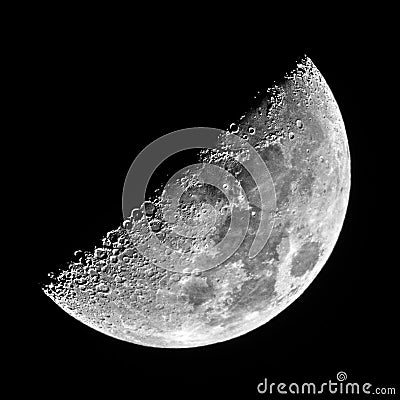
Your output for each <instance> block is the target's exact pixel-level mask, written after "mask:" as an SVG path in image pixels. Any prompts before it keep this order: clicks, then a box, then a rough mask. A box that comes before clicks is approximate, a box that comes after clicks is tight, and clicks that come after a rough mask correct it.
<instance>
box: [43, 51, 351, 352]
mask: <svg viewBox="0 0 400 400" xmlns="http://www.w3.org/2000/svg"><path fill="white" fill-rule="evenodd" d="M232 135H233V136H232ZM227 137H235V138H238V139H240V141H241V142H245V143H248V145H249V146H251V148H253V149H256V151H257V153H258V155H259V157H261V158H260V159H262V161H263V162H264V163H265V166H266V167H267V170H268V172H269V174H270V175H269V179H270V180H272V183H273V188H274V193H273V198H274V202H273V203H270V204H269V207H267V209H268V212H267V213H264V214H263V210H265V209H266V203H268V201H269V200H268V199H269V198H270V197H271V196H272V194H271V193H270V195H271V196H266V195H265V193H266V192H265V191H264V197H263V195H262V193H263V189H262V188H261V186H262V185H263V184H264V183H263V182H264V181H265V182H266V179H267V174H264V173H262V174H261V173H259V174H258V175H259V177H258V178H256V179H255V178H254V176H253V175H254V174H253V173H249V168H246V165H245V164H246V163H245V162H243V160H242V159H241V158H240V155H238V154H236V153H235V152H233V151H232V148H229V146H227V145H226V138H227ZM240 154H241V155H243V152H241V153H240ZM253 159H254V157H250V164H249V165H250V166H251V164H252V163H251V161H252V160H253ZM199 164H201V165H209V166H212V167H213V168H214V169H215V168H217V169H219V170H225V171H227V172H228V173H229V175H230V176H231V178H229V179H231V180H230V181H229V179H228V177H227V178H226V184H223V185H222V186H223V187H218V185H217V183H216V182H215V181H221V182H222V180H223V179H225V178H221V179H219V178H218V179H215V177H216V176H217V175H214V174H209V175H210V177H209V180H205V181H204V180H203V181H201V182H197V183H196V182H190V181H191V180H195V181H196V179H197V178H198V177H199V175H196V173H197V172H196V173H194V174H193V170H190V171H185V170H182V171H181V172H180V173H179V174H178V175H177V176H176V177H174V179H175V182H181V187H179V185H178V186H176V187H175V189H176V190H177V191H178V192H179V196H180V198H179V202H177V204H175V205H174V207H177V208H179V213H178V218H179V220H180V222H179V223H178V222H177V221H176V218H177V214H176V213H174V212H169V211H171V210H170V209H169V208H168V207H171V204H170V203H168V201H166V199H165V196H164V197H163V196H162V195H160V196H158V197H157V198H156V199H155V200H154V201H152V202H151V203H150V202H148V201H147V202H145V203H144V204H143V205H142V207H141V208H140V209H135V210H133V211H132V214H131V216H130V218H129V219H127V220H125V221H124V222H123V224H121V226H120V227H118V228H117V229H114V230H112V231H110V232H109V233H108V234H107V235H106V237H104V238H103V246H102V247H99V248H96V249H94V251H93V252H84V253H82V254H81V257H80V259H79V261H76V260H75V261H71V262H70V263H69V265H68V266H67V267H66V268H64V269H63V270H61V271H59V272H54V273H51V274H50V281H49V283H46V284H45V285H43V291H44V293H45V294H46V295H47V296H49V297H50V298H51V299H52V300H53V301H54V302H55V303H56V304H57V305H58V306H59V307H61V309H63V310H64V311H66V312H67V313H68V314H70V315H71V316H73V317H74V318H76V319H77V320H79V321H81V322H83V323H84V324H86V325H87V326H89V327H91V328H94V329H96V330H97V331H99V332H102V333H104V334H106V335H109V336H112V337H114V338H118V339H121V340H124V341H127V342H131V343H135V344H138V345H143V346H151V347H160V348H187V347H197V346H205V345H210V344H213V343H217V342H223V341H227V340H230V339H233V338H236V337H239V336H241V335H244V334H246V333H247V332H250V331H252V330H254V329H256V328H257V327H259V326H261V325H264V324H266V323H267V322H268V321H270V320H271V319H272V318H273V317H275V316H276V315H278V314H279V313H280V312H281V311H283V310H284V309H285V308H286V307H288V306H289V305H290V304H291V303H293V302H294V301H295V300H296V299H297V298H298V297H299V296H300V295H301V294H302V293H303V292H304V291H305V289H306V288H307V287H308V286H309V285H310V284H311V282H312V281H313V280H314V279H315V277H316V276H317V274H318V273H319V271H320V270H321V269H322V267H323V266H324V264H325V263H326V261H327V259H328V258H329V256H330V254H331V252H332V250H333V248H334V246H335V244H336V242H337V239H338V237H339V234H340V231H341V228H342V225H343V221H344V218H345V214H346V209H347V204H348V200H349V191H350V153H349V147H348V142H347V136H346V131H345V126H344V123H343V119H342V116H341V113H340V110H339V107H338V105H337V103H336V101H335V98H334V96H333V94H332V92H331V90H330V88H329V87H328V85H327V83H326V81H325V79H324V78H323V76H322V75H321V73H320V72H319V70H318V69H317V68H316V66H315V65H314V64H313V62H312V61H311V60H310V59H309V58H308V57H306V56H305V57H303V59H302V60H301V61H299V62H298V64H297V67H296V68H295V69H294V70H293V71H291V72H289V73H287V74H286V75H285V79H284V80H283V81H281V82H280V83H279V84H276V85H275V86H274V87H271V88H270V89H268V90H267V92H266V93H265V96H263V97H262V98H261V99H260V100H259V103H258V104H257V106H256V107H254V108H252V109H250V110H248V111H247V112H246V113H245V114H244V115H243V116H242V117H240V118H239V119H238V120H237V122H236V123H234V124H232V125H231V127H230V129H229V130H228V132H226V135H221V140H220V141H219V143H217V145H216V146H215V148H213V149H204V150H203V151H202V152H201V154H200V155H199ZM200 170H201V167H199V169H198V170H197V169H196V171H200ZM254 170H255V171H253V172H255V173H256V174H257V171H258V172H259V171H260V169H256V168H254ZM213 177H214V180H213V179H212V178H213ZM257 179H258V181H257ZM183 182H185V183H183ZM173 188H174V187H173ZM164 193H165V192H164ZM243 199H245V200H246V204H247V205H246V207H242V208H241V209H240V210H242V211H243V212H244V211H247V212H248V219H247V220H246V221H247V225H246V227H247V228H246V232H245V236H244V239H243V241H241V242H240V243H239V242H235V248H234V251H233V252H232V254H230V255H229V257H222V258H221V261H219V262H218V263H215V264H216V265H213V268H205V267H204V265H206V264H207V265H211V264H210V260H212V256H211V257H210V256H209V254H214V253H212V251H213V248H214V246H218V244H219V243H221V245H220V248H222V249H223V251H226V250H229V249H232V248H233V244H232V243H233V242H232V243H231V242H229V241H228V242H226V240H225V242H224V240H223V238H224V235H226V233H227V231H228V229H229V226H230V224H231V223H232V221H233V220H234V219H235V218H239V219H238V220H240V218H241V214H237V215H236V216H235V214H234V211H233V210H234V209H235V208H234V207H233V208H232V207H231V206H230V203H232V202H234V203H235V205H236V209H239V208H238V207H239V206H240V204H241V202H242V200H243ZM243 201H244V200H243ZM168 204H169V205H168ZM271 204H273V207H272V206H271ZM175 211H176V210H175ZM263 215H264V216H263ZM182 221H184V223H183V222H182ZM240 221H241V220H240ZM266 221H268V224H267V225H268V232H267V230H263V229H262V228H261V227H262V226H267V225H266ZM177 229H178V230H179V232H178V231H177ZM182 230H184V231H185V235H183V236H182V235H180V233H182ZM149 232H150V233H151V235H152V237H154V238H156V239H157V241H158V243H159V244H160V243H161V244H160V245H159V246H161V245H162V247H151V246H150V245H149V244H147V245H146V246H147V247H146V248H147V249H150V248H152V249H153V250H152V251H150V250H148V251H147V252H146V251H144V250H143V249H142V250H141V244H143V243H145V241H144V237H145V236H146V235H148V234H149ZM257 240H258V242H257ZM253 243H256V245H257V246H258V248H257V252H254V251H250V250H251V249H252V244H253ZM142 247H143V246H142ZM161 248H162V251H161V250H160V249H161ZM253 248H254V247H253ZM221 251H222V250H221ZM161 252H162V254H161ZM218 252H219V250H218V251H215V254H217V253H218ZM177 253H179V254H181V255H182V257H184V256H185V255H188V258H182V257H181V258H180V260H182V259H185V260H190V262H189V261H187V262H182V263H179V262H177V261H176V260H177V259H176V258H173V254H177ZM204 255H207V257H203V256H204ZM161 256H162V257H161ZM71 258H72V257H71ZM161 258H162V262H160V261H159V260H160V259H161ZM188 265H191V268H188Z"/></svg>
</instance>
